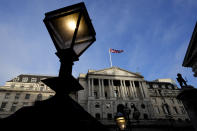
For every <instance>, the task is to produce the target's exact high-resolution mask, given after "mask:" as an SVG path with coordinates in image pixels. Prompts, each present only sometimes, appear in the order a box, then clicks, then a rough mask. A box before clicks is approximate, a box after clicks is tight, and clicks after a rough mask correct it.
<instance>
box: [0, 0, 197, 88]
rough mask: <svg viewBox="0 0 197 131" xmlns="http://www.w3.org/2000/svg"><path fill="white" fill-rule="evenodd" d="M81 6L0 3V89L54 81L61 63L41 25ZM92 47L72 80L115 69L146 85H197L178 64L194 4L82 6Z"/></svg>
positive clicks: (139, 0) (102, 0)
mask: <svg viewBox="0 0 197 131" xmlns="http://www.w3.org/2000/svg"><path fill="white" fill-rule="evenodd" d="M78 2H81V0H31V1H30V0H29V1H27V0H17V1H14V0H1V1H0V16H1V17H0V65H1V69H0V85H4V84H5V82H6V81H7V80H9V79H11V78H13V77H15V76H17V75H19V74H29V73H30V74H44V75H57V74H58V71H59V65H60V63H59V60H58V58H57V57H56V55H55V54H54V53H55V52H56V50H55V47H54V45H53V43H52V40H51V38H50V36H49V34H48V32H47V29H46V27H45V25H44V23H43V21H42V20H43V19H44V13H45V12H48V11H52V10H55V9H58V8H61V7H65V6H68V5H71V4H75V3H78ZM84 2H85V4H86V7H87V10H88V12H89V15H90V17H91V19H92V23H93V25H94V28H95V31H96V39H97V40H96V42H94V44H93V45H92V46H91V47H90V48H88V50H87V51H86V52H84V54H83V55H82V56H81V57H80V59H79V61H78V62H75V65H74V67H73V75H74V76H75V77H77V76H78V75H79V73H87V71H88V69H95V70H99V69H103V68H109V67H110V62H109V52H108V50H109V48H114V49H122V50H124V52H123V53H120V54H112V61H113V66H117V67H120V68H123V69H126V70H129V71H131V72H140V73H141V74H142V75H143V76H144V77H145V79H146V80H155V79H158V78H172V79H174V80H176V74H177V73H178V72H180V73H182V74H183V76H184V77H185V76H186V78H187V80H188V83H189V84H192V85H197V78H195V77H193V73H192V71H191V69H190V68H189V69H187V68H184V67H182V62H183V59H184V56H185V53H186V50H187V47H188V43H189V41H190V38H191V35H192V32H193V29H194V26H195V23H196V21H197V1H196V0H84Z"/></svg>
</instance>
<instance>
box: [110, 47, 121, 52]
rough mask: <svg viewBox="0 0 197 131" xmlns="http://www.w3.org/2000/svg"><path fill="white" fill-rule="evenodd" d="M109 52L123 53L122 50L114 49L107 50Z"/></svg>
mask: <svg viewBox="0 0 197 131" xmlns="http://www.w3.org/2000/svg"><path fill="white" fill-rule="evenodd" d="M109 51H110V52H111V53H122V52H123V50H115V49H111V48H110V49H109Z"/></svg>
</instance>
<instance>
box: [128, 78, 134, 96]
mask: <svg viewBox="0 0 197 131" xmlns="http://www.w3.org/2000/svg"><path fill="white" fill-rule="evenodd" d="M129 84H130V87H129V92H130V97H133V98H134V97H135V96H134V94H133V86H132V83H131V81H129Z"/></svg>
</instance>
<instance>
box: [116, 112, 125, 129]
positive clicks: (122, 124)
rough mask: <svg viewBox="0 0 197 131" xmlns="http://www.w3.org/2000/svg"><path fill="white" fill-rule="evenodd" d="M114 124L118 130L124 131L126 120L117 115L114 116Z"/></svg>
mask: <svg viewBox="0 0 197 131" xmlns="http://www.w3.org/2000/svg"><path fill="white" fill-rule="evenodd" d="M115 120H116V123H117V125H118V127H119V129H120V130H121V131H124V130H125V129H126V120H125V117H124V115H123V114H122V113H120V112H119V113H118V114H117V116H116V119H115Z"/></svg>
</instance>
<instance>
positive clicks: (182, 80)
mask: <svg viewBox="0 0 197 131" xmlns="http://www.w3.org/2000/svg"><path fill="white" fill-rule="evenodd" d="M177 76H178V77H177V78H176V79H177V81H178V82H179V85H180V86H181V88H183V87H187V81H185V80H184V79H183V77H182V75H181V74H180V73H178V74H177ZM183 84H184V86H183Z"/></svg>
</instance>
